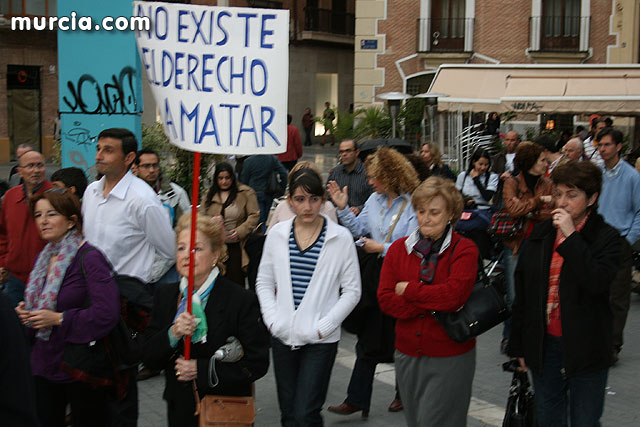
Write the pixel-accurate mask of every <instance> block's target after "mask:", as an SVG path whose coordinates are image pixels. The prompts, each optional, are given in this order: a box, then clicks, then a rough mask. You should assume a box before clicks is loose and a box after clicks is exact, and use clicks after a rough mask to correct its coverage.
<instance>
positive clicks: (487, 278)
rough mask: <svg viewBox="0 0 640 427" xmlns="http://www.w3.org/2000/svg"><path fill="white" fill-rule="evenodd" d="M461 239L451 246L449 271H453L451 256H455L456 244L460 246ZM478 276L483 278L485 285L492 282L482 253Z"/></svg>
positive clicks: (479, 258)
mask: <svg viewBox="0 0 640 427" xmlns="http://www.w3.org/2000/svg"><path fill="white" fill-rule="evenodd" d="M460 240H462V239H458V240H457V241H456V242H455V243H454V244H453V248H451V252H449V272H451V258H452V257H453V251H455V249H456V246H458V243H460ZM478 278H479V279H480V280H482V283H484V285H485V286H488V285H489V284H490V281H489V277H488V276H487V273H486V272H485V271H484V263H483V262H482V256H480V253H478Z"/></svg>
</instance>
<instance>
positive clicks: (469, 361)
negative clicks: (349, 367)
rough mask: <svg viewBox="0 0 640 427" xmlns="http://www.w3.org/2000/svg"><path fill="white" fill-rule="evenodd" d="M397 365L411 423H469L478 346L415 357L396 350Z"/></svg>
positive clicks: (449, 426) (444, 426) (414, 426)
mask: <svg viewBox="0 0 640 427" xmlns="http://www.w3.org/2000/svg"><path fill="white" fill-rule="evenodd" d="M395 365H396V380H397V381H398V388H399V389H400V396H402V404H403V405H404V416H405V419H406V421H407V426H408V427H428V426H434V427H461V426H466V425H467V412H468V411H469V401H470V400H471V386H472V384H473V375H474V374H475V371H476V349H475V347H474V348H473V349H471V350H470V351H468V352H466V353H464V354H461V355H458V356H451V357H428V356H423V357H413V356H407V355H406V354H403V353H401V352H399V351H398V350H396V352H395Z"/></svg>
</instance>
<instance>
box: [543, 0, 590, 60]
mask: <svg viewBox="0 0 640 427" xmlns="http://www.w3.org/2000/svg"><path fill="white" fill-rule="evenodd" d="M542 14H543V15H542V28H541V30H542V40H541V43H540V44H541V46H540V47H541V48H542V49H545V50H555V49H569V50H578V45H579V44H580V19H581V18H580V0H544V1H543V4H542Z"/></svg>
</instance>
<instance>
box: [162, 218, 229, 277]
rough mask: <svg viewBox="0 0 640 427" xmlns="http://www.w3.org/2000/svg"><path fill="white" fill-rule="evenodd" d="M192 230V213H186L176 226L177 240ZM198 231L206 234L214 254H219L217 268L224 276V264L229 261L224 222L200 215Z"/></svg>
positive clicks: (197, 223) (197, 222)
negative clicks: (185, 232) (181, 234)
mask: <svg viewBox="0 0 640 427" xmlns="http://www.w3.org/2000/svg"><path fill="white" fill-rule="evenodd" d="M190 229H191V213H185V214H184V215H182V216H181V217H180V219H179V220H178V223H177V224H176V228H175V230H176V238H178V236H179V235H180V233H182V232H183V231H184V230H190ZM196 230H198V231H199V232H201V233H202V234H204V235H205V236H206V238H207V240H208V241H209V244H210V245H211V250H212V251H213V252H218V253H219V254H220V256H219V257H218V262H217V263H216V266H217V267H218V268H219V269H220V272H221V273H222V274H224V273H225V267H224V262H225V261H226V260H227V245H226V244H225V243H224V234H225V233H224V227H223V226H222V222H220V221H217V220H214V219H213V218H212V217H210V216H206V215H201V214H198V218H197V220H196Z"/></svg>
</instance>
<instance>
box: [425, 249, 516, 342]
mask: <svg viewBox="0 0 640 427" xmlns="http://www.w3.org/2000/svg"><path fill="white" fill-rule="evenodd" d="M458 242H460V240H458V241H457V242H456V243H455V244H454V245H453V248H451V252H450V253H449V261H451V258H452V256H453V251H454V250H455V249H456V246H458ZM476 280H477V281H476V284H475V285H474V286H473V290H472V291H471V295H469V299H467V301H466V302H465V303H464V305H463V306H462V307H460V309H458V310H457V311H454V312H444V311H432V312H431V314H432V315H433V317H435V318H436V320H437V321H438V323H440V325H442V327H443V328H444V330H445V331H446V332H447V335H449V338H451V339H452V340H454V341H456V342H465V341H467V340H470V339H472V338H475V337H477V336H478V335H480V334H482V333H484V332H486V331H488V330H489V329H491V328H493V327H494V326H496V325H498V324H500V323H502V322H504V321H505V320H506V319H508V318H509V317H510V316H511V312H510V311H509V308H508V307H507V304H506V303H505V301H504V297H503V296H502V295H501V294H500V292H498V290H497V289H496V287H495V286H494V284H493V283H492V281H491V280H489V277H487V274H486V273H485V271H484V266H483V265H482V259H481V258H480V257H478V276H477V279H476Z"/></svg>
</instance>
